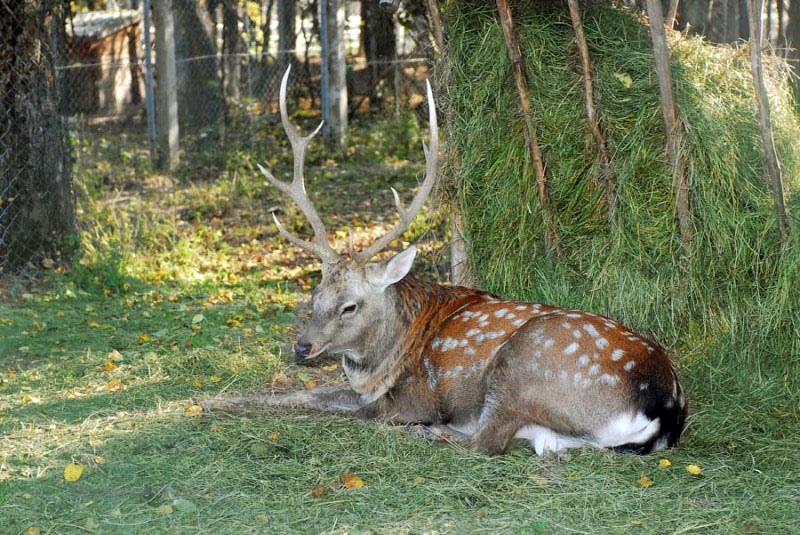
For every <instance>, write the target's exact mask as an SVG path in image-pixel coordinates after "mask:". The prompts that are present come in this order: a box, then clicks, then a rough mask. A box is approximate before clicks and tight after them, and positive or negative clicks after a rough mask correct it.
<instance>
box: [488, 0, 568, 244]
mask: <svg viewBox="0 0 800 535" xmlns="http://www.w3.org/2000/svg"><path fill="white" fill-rule="evenodd" d="M497 10H498V11H499V13H500V26H501V27H502V28H503V35H504V37H505V40H506V47H507V49H508V56H509V59H510V60H511V68H512V70H513V72H514V82H515V84H516V86H517V95H518V96H519V104H520V111H521V114H522V117H523V119H524V121H525V141H526V142H527V145H528V149H529V151H530V156H531V160H532V161H533V170H534V173H535V175H536V184H537V186H538V189H539V208H540V209H541V211H542V218H543V219H544V228H545V235H544V243H545V247H546V248H547V251H548V252H549V253H551V254H552V253H555V252H556V251H557V249H558V231H557V229H556V224H555V218H554V216H553V213H552V211H551V207H550V198H549V195H548V191H547V181H546V178H545V174H544V161H543V160H542V152H541V150H540V149H539V140H538V137H537V135H536V118H535V116H534V112H533V110H532V109H531V101H530V97H529V96H528V79H527V77H526V75H525V62H524V60H523V58H522V50H521V49H520V46H519V42H518V41H517V34H516V31H515V29H514V22H513V20H512V17H511V6H510V5H509V2H508V0H497Z"/></svg>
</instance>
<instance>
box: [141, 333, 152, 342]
mask: <svg viewBox="0 0 800 535" xmlns="http://www.w3.org/2000/svg"><path fill="white" fill-rule="evenodd" d="M139 340H141V341H142V342H149V341H150V337H149V336H147V333H142V334H140V335H139Z"/></svg>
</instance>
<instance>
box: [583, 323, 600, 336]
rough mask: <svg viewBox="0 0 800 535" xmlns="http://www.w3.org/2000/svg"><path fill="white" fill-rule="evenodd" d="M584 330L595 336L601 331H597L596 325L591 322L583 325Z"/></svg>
mask: <svg viewBox="0 0 800 535" xmlns="http://www.w3.org/2000/svg"><path fill="white" fill-rule="evenodd" d="M583 330H584V331H586V332H587V333H589V336H591V337H593V338H597V337H598V336H600V333H598V332H597V329H595V328H594V325H592V324H591V323H587V324H585V325H584V326H583Z"/></svg>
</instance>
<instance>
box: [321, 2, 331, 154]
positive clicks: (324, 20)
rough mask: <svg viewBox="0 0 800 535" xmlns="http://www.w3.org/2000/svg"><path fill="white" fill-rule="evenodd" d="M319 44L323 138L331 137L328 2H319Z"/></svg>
mask: <svg viewBox="0 0 800 535" xmlns="http://www.w3.org/2000/svg"><path fill="white" fill-rule="evenodd" d="M319 44H320V47H321V48H322V120H323V121H324V123H323V125H322V136H323V137H324V138H325V139H328V137H330V133H331V128H330V126H329V125H330V113H331V110H330V107H331V104H330V95H328V83H329V82H328V0H320V2H319Z"/></svg>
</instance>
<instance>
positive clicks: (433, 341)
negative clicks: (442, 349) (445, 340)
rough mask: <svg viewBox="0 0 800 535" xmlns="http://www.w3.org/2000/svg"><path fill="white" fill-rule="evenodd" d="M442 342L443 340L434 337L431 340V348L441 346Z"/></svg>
mask: <svg viewBox="0 0 800 535" xmlns="http://www.w3.org/2000/svg"><path fill="white" fill-rule="evenodd" d="M441 343H442V341H441V340H439V339H438V338H434V339H433V340H432V341H431V349H436V348H437V347H439V346H440V345H441Z"/></svg>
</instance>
